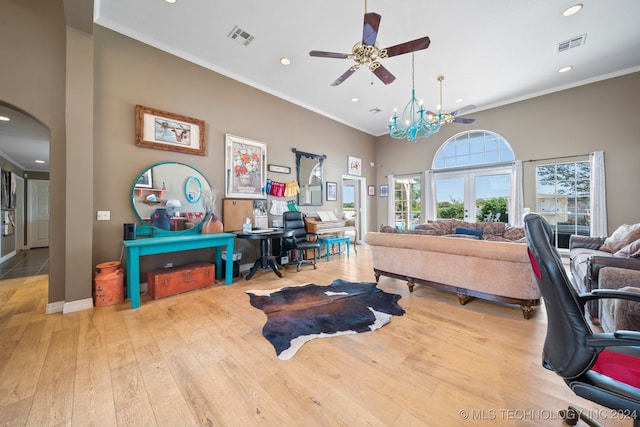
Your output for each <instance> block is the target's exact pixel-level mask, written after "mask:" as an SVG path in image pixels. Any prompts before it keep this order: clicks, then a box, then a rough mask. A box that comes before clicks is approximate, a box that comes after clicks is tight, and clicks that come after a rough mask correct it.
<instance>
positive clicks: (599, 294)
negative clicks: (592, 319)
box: [578, 289, 640, 302]
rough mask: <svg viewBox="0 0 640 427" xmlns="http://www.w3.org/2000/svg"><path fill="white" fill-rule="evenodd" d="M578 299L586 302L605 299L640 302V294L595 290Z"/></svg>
mask: <svg viewBox="0 0 640 427" xmlns="http://www.w3.org/2000/svg"><path fill="white" fill-rule="evenodd" d="M578 298H580V300H581V301H584V302H586V301H591V300H597V299H605V298H615V299H628V300H631V301H638V302H640V294H638V293H636V292H629V291H622V290H619V289H594V290H592V291H591V292H585V293H582V294H579V295H578Z"/></svg>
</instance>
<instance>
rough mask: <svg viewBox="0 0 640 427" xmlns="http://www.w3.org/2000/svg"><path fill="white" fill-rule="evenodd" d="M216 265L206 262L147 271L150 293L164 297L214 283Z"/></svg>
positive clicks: (155, 296)
mask: <svg viewBox="0 0 640 427" xmlns="http://www.w3.org/2000/svg"><path fill="white" fill-rule="evenodd" d="M214 280H215V265H213V264H209V263H206V262H199V263H193V264H187V265H182V266H179V267H170V268H159V269H157V270H151V271H149V272H148V273H147V285H148V292H149V295H151V297H152V298H153V299H158V298H164V297H168V296H170V295H175V294H179V293H182V292H188V291H192V290H194V289H199V288H204V287H206V286H211V285H213V282H214Z"/></svg>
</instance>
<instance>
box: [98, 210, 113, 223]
mask: <svg viewBox="0 0 640 427" xmlns="http://www.w3.org/2000/svg"><path fill="white" fill-rule="evenodd" d="M110 219H111V211H98V221H109V220H110Z"/></svg>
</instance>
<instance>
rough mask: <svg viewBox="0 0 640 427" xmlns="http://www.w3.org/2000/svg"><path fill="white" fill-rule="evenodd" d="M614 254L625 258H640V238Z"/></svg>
mask: <svg viewBox="0 0 640 427" xmlns="http://www.w3.org/2000/svg"><path fill="white" fill-rule="evenodd" d="M613 255H614V256H621V257H625V258H640V239H638V240H636V241H633V242H631V243H629V244H628V245H627V246H625V247H624V248H622V249H620V250H619V251H618V252H616V253H614V254H613Z"/></svg>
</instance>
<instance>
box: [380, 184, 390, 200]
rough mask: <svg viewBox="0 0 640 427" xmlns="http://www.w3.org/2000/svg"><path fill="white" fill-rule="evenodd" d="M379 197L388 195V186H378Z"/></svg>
mask: <svg viewBox="0 0 640 427" xmlns="http://www.w3.org/2000/svg"><path fill="white" fill-rule="evenodd" d="M380 197H389V186H388V185H386V184H385V185H381V186H380Z"/></svg>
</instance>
